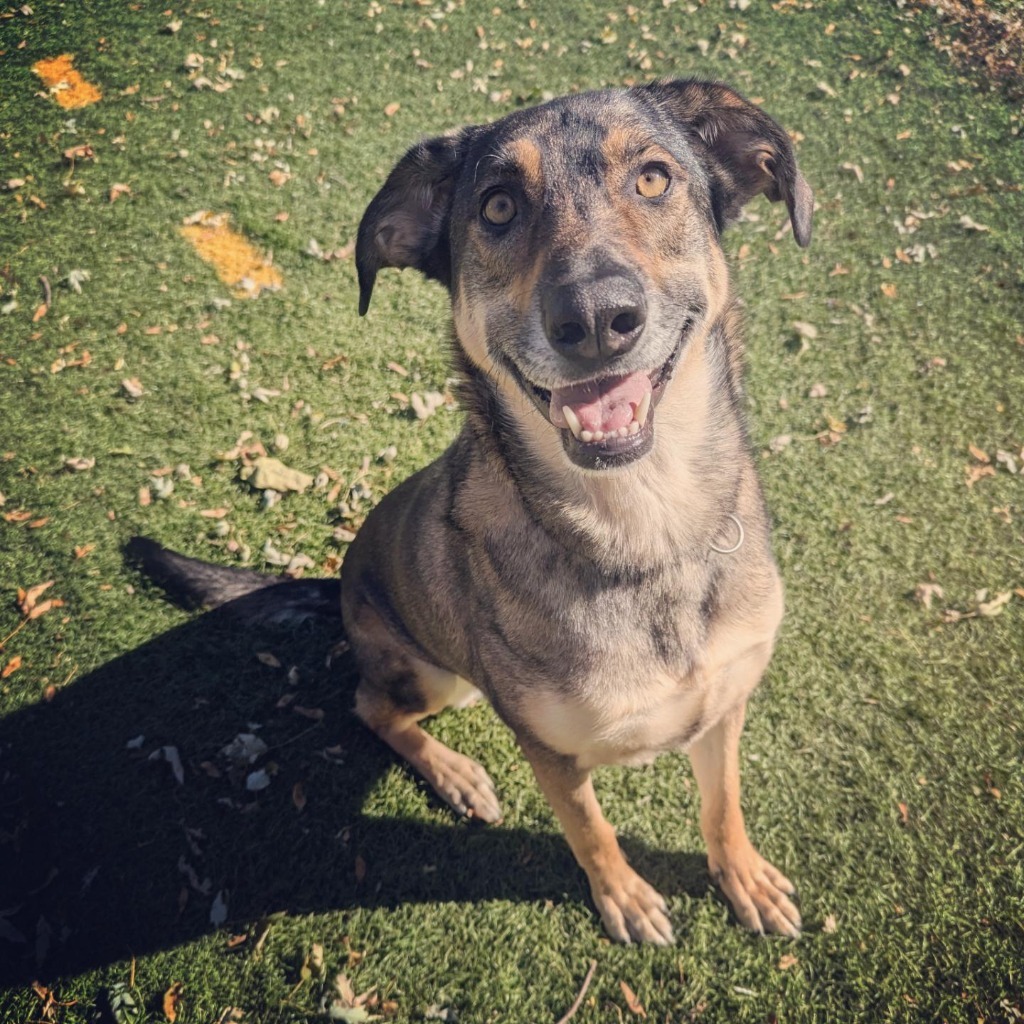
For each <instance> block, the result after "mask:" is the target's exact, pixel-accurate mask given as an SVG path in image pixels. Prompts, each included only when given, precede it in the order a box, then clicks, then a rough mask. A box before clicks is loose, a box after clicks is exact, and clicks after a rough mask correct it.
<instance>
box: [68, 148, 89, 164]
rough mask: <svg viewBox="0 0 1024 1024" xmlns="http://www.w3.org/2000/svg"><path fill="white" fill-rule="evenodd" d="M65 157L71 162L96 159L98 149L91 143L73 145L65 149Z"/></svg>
mask: <svg viewBox="0 0 1024 1024" xmlns="http://www.w3.org/2000/svg"><path fill="white" fill-rule="evenodd" d="M64 159H65V160H67V161H68V162H69V163H74V162H75V161H76V160H95V159H96V151H95V150H94V149H93V148H92V146H89V145H81V146H71V147H70V148H69V149H65V150H64Z"/></svg>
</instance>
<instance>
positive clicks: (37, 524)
mask: <svg viewBox="0 0 1024 1024" xmlns="http://www.w3.org/2000/svg"><path fill="white" fill-rule="evenodd" d="M49 521H50V517H49V516H43V518H42V519H33V520H32V522H31V523H29V524H28V528H29V529H30V530H38V529H40V528H41V527H43V526H45V525H46V524H47V523H48V522H49Z"/></svg>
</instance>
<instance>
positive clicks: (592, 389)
mask: <svg viewBox="0 0 1024 1024" xmlns="http://www.w3.org/2000/svg"><path fill="white" fill-rule="evenodd" d="M650 393H651V378H650V377H648V376H647V374H646V373H641V372H637V373H631V374H630V375H629V376H628V377H612V378H609V379H607V380H599V381H591V382H590V383H589V384H578V385H576V386H574V387H568V388H556V389H555V390H554V391H552V392H551V410H550V412H549V413H548V415H549V416H550V418H551V422H552V423H553V424H554V425H555V426H556V427H559V428H561V429H566V428H567V427H568V426H569V424H568V423H567V422H566V419H565V416H564V415H562V408H563V407H564V406H568V407H569V408H570V409H572V411H573V412H574V413H575V414H576V418H577V419H578V420H579V421H580V427H581V428H582V429H583V430H589V431H591V433H593V432H595V431H598V430H602V431H604V433H606V434H607V433H609V432H610V431H614V430H618V429H619V428H620V427H628V426H629V424H630V423H631V422H632V421H633V412H634V410H635V409H636V407H637V406H638V405H639V404H640V403H641V402H642V401H643V400H644V395H649V394H650Z"/></svg>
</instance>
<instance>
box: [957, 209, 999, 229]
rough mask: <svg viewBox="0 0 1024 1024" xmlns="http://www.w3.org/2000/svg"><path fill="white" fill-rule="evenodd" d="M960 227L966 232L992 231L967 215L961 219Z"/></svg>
mask: <svg viewBox="0 0 1024 1024" xmlns="http://www.w3.org/2000/svg"><path fill="white" fill-rule="evenodd" d="M960 227H962V228H963V229H964V230H965V231H991V230H992V229H991V228H990V227H988V226H987V225H986V224H979V223H978V222H977V221H976V220H973V219H972V218H970V217H968V216H967V214H966V213H965V214H964V215H963V216H962V217H961V218H960Z"/></svg>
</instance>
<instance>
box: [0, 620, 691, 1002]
mask: <svg viewBox="0 0 1024 1024" xmlns="http://www.w3.org/2000/svg"><path fill="white" fill-rule="evenodd" d="M235 604H236V605H237V602H235ZM243 619H244V617H240V616H239V614H238V609H237V608H232V607H231V606H226V607H225V608H222V609H219V610H217V611H214V612H208V613H206V614H205V615H201V616H197V617H196V618H194V619H192V620H191V621H189V622H186V623H185V624H183V625H180V626H178V627H176V628H174V629H171V630H170V631H168V632H167V633H164V634H163V635H162V636H159V637H157V638H156V639H154V640H151V641H150V642H148V643H146V644H144V645H143V646H141V647H139V648H137V649H136V650H133V651H131V652H130V653H128V654H125V655H123V656H121V657H118V658H116V659H114V660H113V661H111V662H109V663H108V664H106V665H104V666H103V667H102V668H99V669H97V670H96V671H94V672H92V673H90V674H89V675H87V676H84V677H82V678H80V679H78V680H76V681H75V682H74V683H73V684H71V685H70V686H68V687H67V688H66V689H64V690H60V691H58V692H57V693H56V694H55V695H54V696H53V698H52V700H50V701H45V700H44V701H41V702H40V703H38V704H35V705H33V706H31V707H29V708H27V709H25V710H22V711H19V712H17V713H14V714H11V715H8V716H7V717H5V718H3V719H0V984H4V985H8V984H18V983H22V982H27V981H30V980H32V979H33V978H35V977H52V976H54V975H55V974H58V973H61V974H63V973H77V972H79V971H82V970H85V969H88V968H92V967H98V966H102V965H106V964H110V963H112V962H114V961H117V960H120V959H123V958H125V957H128V956H131V955H143V954H145V953H148V952H152V951H154V950H159V949H166V948H169V947H172V946H174V945H177V944H180V943H182V942H185V941H187V940H189V939H193V938H195V937H197V936H199V935H202V934H204V933H207V932H210V931H212V930H213V929H214V928H215V926H216V924H218V923H220V922H221V921H222V919H223V915H224V913H226V915H227V918H226V920H227V923H228V924H229V926H232V927H233V930H235V931H238V932H241V931H244V930H245V929H246V928H247V927H248V926H251V925H253V924H254V923H256V922H259V921H260V920H261V919H262V918H264V917H265V916H267V915H269V914H272V913H276V912H279V911H286V912H288V913H294V914H301V913H317V912H325V911H333V910H344V909H348V908H357V907H377V906H394V905H399V904H403V903H410V902H434V901H466V902H475V901H480V900H489V899H504V900H527V901H532V900H538V901H540V900H546V899H551V900H561V899H568V900H573V901H580V902H585V901H586V900H587V899H588V897H587V890H586V882H585V879H584V878H583V876H582V873H581V872H580V871H579V869H578V868H577V867H576V865H575V862H574V861H573V859H572V856H571V854H570V853H569V850H568V848H567V846H566V844H565V841H564V839H563V838H562V837H561V836H560V835H559V834H558V833H557V832H555V831H554V826H553V825H552V828H551V830H549V831H546V832H537V831H536V830H527V829H524V828H517V827H515V826H514V825H511V824H503V825H498V826H490V827H477V826H474V825H473V824H472V823H469V822H465V821H455V820H454V819H447V820H446V817H445V815H443V814H440V813H438V814H436V815H424V813H423V806H422V799H421V798H416V801H415V802H413V803H411V804H409V805H408V806H407V807H406V808H405V810H404V811H403V808H402V806H395V805H394V804H395V801H394V788H395V787H393V786H392V787H383V788H381V787H378V782H379V781H380V779H381V776H382V775H383V774H384V773H385V772H387V771H389V770H390V769H391V768H392V766H393V765H394V764H395V759H394V757H393V756H392V755H391V753H390V751H388V750H387V749H386V748H385V747H384V746H383V745H382V744H380V743H379V742H378V741H377V740H376V739H375V738H374V737H373V736H372V735H371V734H370V733H369V732H368V731H367V730H365V729H364V728H363V727H362V726H361V725H360V724H359V723H358V721H357V720H356V719H355V718H354V716H353V715H352V714H351V712H350V710H349V709H350V705H351V698H352V692H353V689H354V683H355V680H354V676H353V666H352V664H351V661H350V660H349V659H348V657H347V656H345V655H342V656H341V657H340V658H337V659H336V660H335V661H334V663H333V665H331V666H330V667H327V665H326V664H325V659H326V656H327V654H328V652H330V651H331V649H332V647H333V646H334V645H335V644H336V643H337V641H338V640H339V639H340V637H339V635H338V627H337V625H335V626H334V627H333V629H331V628H327V627H320V626H315V627H314V626H309V625H307V626H303V627H300V628H299V629H298V630H295V631H291V632H282V633H279V634H278V633H275V634H270V635H268V634H267V632H266V631H265V630H262V631H260V632H259V633H254V632H253V631H251V630H247V629H246V627H245V626H244V625H243V624H240V621H243ZM268 650H272V651H274V652H275V653H276V654H277V655H278V656H279V658H280V659H281V661H282V665H281V666H280V667H277V666H275V665H273V664H269V665H268V664H266V663H265V661H266V659H264V661H260V660H259V658H258V657H257V655H258V653H260V652H264V651H268ZM289 655H293V656H295V661H296V662H297V664H296V669H297V677H296V675H295V673H292V677H291V679H289V672H288V670H289V668H290V667H291V663H290V662H289V661H288V660H287V659H288V657H289ZM321 713H322V717H321ZM239 733H252V734H254V735H255V736H257V737H259V739H260V740H261V741H262V742H263V743H265V744H266V745H267V748H268V749H267V750H266V752H265V753H264V754H262V756H260V757H259V758H258V759H257V760H256V761H254V762H253V763H251V764H248V765H247V764H244V763H241V762H240V761H239V760H238V759H236V760H234V761H232V759H231V758H230V757H229V756H228V755H226V754H224V753H223V748H224V747H225V746H226V745H228V744H229V743H230V742H231V741H232V739H234V737H235V736H236V735H238V734H239ZM140 737H142V739H140ZM168 748H173V749H168ZM175 753H176V754H177V757H178V758H180V766H179V765H178V764H177V763H176V761H175ZM261 769H262V770H263V771H265V773H266V774H265V775H264V774H262V773H261ZM254 773H255V774H254ZM268 780H269V785H267V786H266V787H265V788H262V789H258V788H252V789H251V788H249V787H258V786H260V785H261V784H262V783H263V782H265V781H268ZM409 785H410V787H411V786H412V785H413V783H411V782H410V784H409ZM408 795H409V797H410V799H411V798H412V797H413V796H415V794H414V793H413V791H412V789H411V788H410V790H409V791H408ZM507 795H508V794H506V796H507ZM389 800H390V801H391V802H390V804H389V803H388V801H389ZM425 818H426V819H436V820H425ZM624 846H625V848H626V850H627V853H628V855H629V856H630V859H631V860H632V861H633V862H634V863H636V865H637V866H638V868H639V869H640V870H641V871H642V872H643V873H644V874H645V875H646V876H647V877H648V878H649V879H650V880H651V881H652V882H653V883H654V884H655V885H657V886H659V887H660V888H661V889H662V891H663V892H665V893H666V894H677V893H680V892H689V893H692V894H700V893H702V892H705V891H706V890H707V887H708V885H709V880H708V876H707V870H706V866H705V861H704V858H703V857H699V856H697V855H696V854H690V853H685V854H681V853H663V852H659V851H657V850H653V849H651V848H648V847H645V846H644V845H642V844H640V843H637V842H628V841H627V842H626V843H624Z"/></svg>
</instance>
